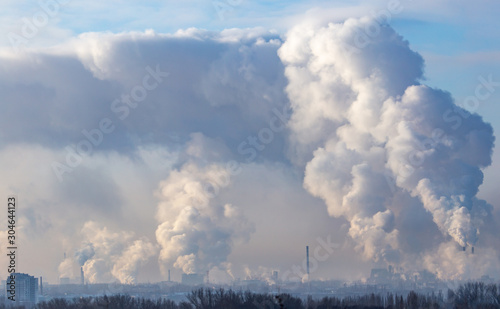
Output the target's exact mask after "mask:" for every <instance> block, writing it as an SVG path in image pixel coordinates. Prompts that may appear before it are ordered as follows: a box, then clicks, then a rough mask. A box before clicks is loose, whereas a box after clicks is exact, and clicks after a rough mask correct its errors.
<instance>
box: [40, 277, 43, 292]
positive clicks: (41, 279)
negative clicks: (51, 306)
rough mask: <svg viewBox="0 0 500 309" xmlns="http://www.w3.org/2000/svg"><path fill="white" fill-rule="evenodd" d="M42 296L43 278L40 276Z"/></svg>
mask: <svg viewBox="0 0 500 309" xmlns="http://www.w3.org/2000/svg"><path fill="white" fill-rule="evenodd" d="M40 295H43V278H42V276H40Z"/></svg>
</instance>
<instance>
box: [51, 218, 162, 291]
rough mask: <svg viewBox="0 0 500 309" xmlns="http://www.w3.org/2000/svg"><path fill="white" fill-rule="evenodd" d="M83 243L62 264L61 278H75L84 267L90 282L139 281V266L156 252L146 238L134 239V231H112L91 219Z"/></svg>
mask: <svg viewBox="0 0 500 309" xmlns="http://www.w3.org/2000/svg"><path fill="white" fill-rule="evenodd" d="M81 234H82V237H83V239H84V242H83V243H82V245H81V246H80V248H78V249H77V250H76V251H75V254H74V256H70V257H67V258H66V259H65V260H64V261H63V262H62V263H61V264H60V266H59V272H60V276H61V277H68V278H74V277H76V276H77V275H79V274H80V272H79V268H80V267H83V271H84V273H85V280H86V281H87V282H89V283H101V282H111V281H116V280H118V281H119V282H120V283H124V284H135V283H136V282H137V272H138V269H139V268H140V267H141V266H142V265H143V264H145V263H146V262H147V261H148V260H150V259H151V258H152V257H153V256H154V255H156V253H157V248H156V246H155V245H154V244H152V243H150V242H149V241H148V240H147V239H135V240H134V235H133V234H132V233H127V232H111V231H109V230H108V229H107V228H106V227H103V228H101V227H99V225H98V224H97V223H96V222H93V221H88V222H86V223H85V224H84V226H83V228H82V230H81Z"/></svg>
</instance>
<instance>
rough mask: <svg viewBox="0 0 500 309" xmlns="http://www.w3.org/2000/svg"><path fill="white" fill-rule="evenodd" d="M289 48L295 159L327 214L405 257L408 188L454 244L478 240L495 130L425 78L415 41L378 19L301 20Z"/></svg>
mask: <svg viewBox="0 0 500 309" xmlns="http://www.w3.org/2000/svg"><path fill="white" fill-rule="evenodd" d="M279 55H280V57H281V59H282V61H283V62H284V64H285V65H286V71H285V74H286V76H287V78H288V80H289V85H288V87H287V93H288V96H289V98H290V101H291V106H292V109H293V115H292V117H291V119H290V122H289V127H290V129H291V150H290V152H291V157H292V160H293V161H294V162H296V163H297V164H299V165H300V164H303V165H305V178H304V187H305V188H306V189H307V190H308V191H309V192H310V193H311V194H313V195H314V196H318V197H321V198H322V199H324V200H325V202H326V204H327V206H328V211H329V214H330V215H332V216H335V217H341V216H342V217H344V218H346V219H347V220H348V221H349V222H350V229H349V235H350V236H351V237H352V238H353V239H354V241H355V242H356V244H357V248H358V249H359V250H360V252H362V253H363V256H364V257H365V258H367V259H374V260H380V259H383V260H385V261H387V262H389V263H395V262H399V261H400V260H401V259H402V255H404V254H405V253H404V252H402V250H401V241H402V240H401V239H400V237H401V236H400V234H401V233H400V232H401V231H400V230H398V229H396V228H395V227H396V226H398V224H397V223H398V220H401V218H398V216H397V214H399V213H400V212H401V210H402V209H403V208H404V207H405V205H401V204H400V203H398V202H396V200H401V199H396V198H395V197H396V196H401V195H409V198H412V197H413V198H418V200H419V201H420V203H421V205H422V207H424V208H425V209H426V210H427V211H428V212H429V213H430V214H431V215H432V219H433V222H434V224H436V225H437V227H438V228H439V230H440V231H441V232H442V233H443V235H444V239H445V240H444V241H446V238H448V239H450V238H451V239H453V240H454V241H455V242H456V243H457V245H456V247H458V245H460V246H466V245H472V244H474V242H475V241H476V238H477V235H478V228H479V226H478V224H480V223H481V221H482V217H481V215H478V216H474V214H475V213H476V214H483V216H484V214H486V213H488V209H487V207H486V205H487V204H486V203H484V201H479V200H478V199H476V197H475V195H476V193H477V192H478V187H479V185H480V184H481V183H482V180H483V174H482V172H481V168H484V167H486V166H488V165H489V164H490V163H491V160H490V156H491V152H492V147H493V142H494V137H493V133H492V128H491V126H490V125H488V124H486V123H484V122H483V121H482V119H481V117H479V116H478V115H472V114H470V113H468V112H467V111H465V110H463V109H462V108H460V107H457V106H456V105H455V104H454V103H453V101H452V99H451V97H450V95H449V94H448V93H445V92H443V91H440V90H437V89H432V88H429V87H427V86H424V85H421V84H420V83H419V80H420V79H421V78H422V67H423V60H422V58H421V57H420V55H418V54H417V53H415V52H413V51H412V50H410V48H409V46H408V43H407V42H406V41H404V40H403V39H402V38H401V37H400V36H399V35H397V34H396V33H395V32H394V31H393V29H392V28H390V27H389V26H387V25H380V24H378V23H377V22H376V21H374V20H372V19H369V18H363V19H359V20H355V19H349V20H347V21H345V22H344V23H343V24H328V26H326V27H317V26H314V25H310V24H303V25H300V26H298V27H296V28H294V29H292V30H291V31H290V32H289V34H288V37H287V40H286V42H285V43H284V44H283V46H282V47H281V48H280V50H279ZM478 208H484V209H483V210H484V211H483V210H477V209H478ZM476 210H477V211H476ZM422 224H429V222H422ZM401 228H404V227H402V226H400V225H399V229H401ZM426 228H427V227H426V226H425V225H423V226H422V229H426ZM416 237H418V235H417V236H416ZM422 249H423V250H437V249H436V248H430V245H429V246H428V247H427V248H422ZM441 250H442V249H441ZM492 258H494V259H496V257H492ZM433 261H434V260H433ZM443 263H444V262H443ZM426 267H428V268H432V270H436V269H439V267H440V266H439V265H436V263H434V264H433V265H432V266H430V265H426ZM453 271H456V272H458V273H460V274H461V273H463V271H462V272H461V270H457V269H454V270H450V271H448V273H453ZM441 274H442V276H445V274H444V273H441Z"/></svg>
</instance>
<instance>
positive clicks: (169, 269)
mask: <svg viewBox="0 0 500 309" xmlns="http://www.w3.org/2000/svg"><path fill="white" fill-rule="evenodd" d="M168 282H170V269H169V270H168Z"/></svg>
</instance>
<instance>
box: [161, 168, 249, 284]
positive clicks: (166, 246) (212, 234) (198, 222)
mask: <svg viewBox="0 0 500 309" xmlns="http://www.w3.org/2000/svg"><path fill="white" fill-rule="evenodd" d="M230 177H231V175H230V172H229V171H228V170H227V169H226V166H223V165H219V164H215V163H213V164H210V165H207V166H204V167H200V166H198V165H197V164H195V163H192V162H188V163H186V164H185V165H183V166H182V168H181V169H180V170H177V171H173V172H171V174H170V176H169V177H168V178H167V179H166V180H165V181H163V182H162V183H161V184H160V198H161V199H162V201H161V203H160V205H159V209H158V219H159V221H160V225H159V226H158V229H157V230H156V238H157V240H158V243H159V244H160V246H161V252H160V263H161V266H162V268H163V270H165V269H166V267H171V266H173V267H176V268H179V269H181V270H182V271H183V272H184V273H188V274H192V273H200V272H205V271H207V270H210V269H211V268H213V267H218V268H219V269H223V268H225V266H226V265H227V263H225V262H226V260H227V256H228V255H229V254H230V253H231V248H232V245H233V242H234V241H236V240H247V239H248V237H249V235H250V233H251V232H252V231H253V225H252V224H250V223H249V222H248V221H247V220H246V218H245V217H244V216H243V214H242V212H241V210H240V209H238V208H237V207H236V206H234V205H231V204H224V203H221V202H219V201H218V200H217V196H218V194H219V192H220V191H221V190H224V188H225V187H227V186H228V185H229V184H230ZM229 274H230V273H229Z"/></svg>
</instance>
